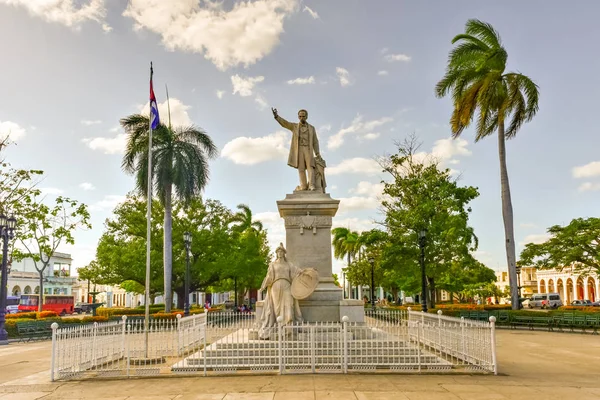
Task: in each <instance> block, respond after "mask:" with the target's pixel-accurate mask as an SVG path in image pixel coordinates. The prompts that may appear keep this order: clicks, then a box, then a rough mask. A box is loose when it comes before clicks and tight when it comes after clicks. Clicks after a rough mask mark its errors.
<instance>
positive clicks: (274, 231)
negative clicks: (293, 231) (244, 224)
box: [254, 211, 285, 250]
mask: <svg viewBox="0 0 600 400" xmlns="http://www.w3.org/2000/svg"><path fill="white" fill-rule="evenodd" d="M254 219H255V220H257V221H260V222H262V224H263V228H264V229H266V230H267V240H268V241H269V248H271V250H273V249H275V248H276V247H277V246H279V243H285V225H284V222H283V219H282V218H281V217H280V216H279V213H278V212H274V211H267V212H262V213H257V214H254Z"/></svg>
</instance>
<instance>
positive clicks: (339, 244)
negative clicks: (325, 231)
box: [331, 227, 360, 293]
mask: <svg viewBox="0 0 600 400" xmlns="http://www.w3.org/2000/svg"><path fill="white" fill-rule="evenodd" d="M331 233H332V234H333V239H332V244H333V256H334V257H335V258H336V259H338V260H343V259H344V257H346V258H347V266H348V267H349V266H350V264H352V260H353V258H354V256H355V254H356V253H357V251H358V248H359V247H360V245H359V242H358V238H359V234H358V232H356V231H351V230H350V229H348V228H344V227H338V228H333V229H332V230H331ZM346 279H347V280H348V283H349V284H350V293H352V285H353V284H354V285H355V284H357V283H356V282H353V281H352V279H350V278H348V276H346Z"/></svg>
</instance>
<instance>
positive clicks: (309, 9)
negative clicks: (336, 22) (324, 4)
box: [302, 6, 319, 19]
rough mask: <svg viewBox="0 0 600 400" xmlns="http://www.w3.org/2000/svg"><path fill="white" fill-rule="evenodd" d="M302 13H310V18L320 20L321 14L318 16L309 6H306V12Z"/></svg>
mask: <svg viewBox="0 0 600 400" xmlns="http://www.w3.org/2000/svg"><path fill="white" fill-rule="evenodd" d="M302 11H306V12H308V13H309V14H310V16H311V17H313V19H319V14H317V12H316V11H314V10H313V9H312V8H310V7H309V6H304V10H302Z"/></svg>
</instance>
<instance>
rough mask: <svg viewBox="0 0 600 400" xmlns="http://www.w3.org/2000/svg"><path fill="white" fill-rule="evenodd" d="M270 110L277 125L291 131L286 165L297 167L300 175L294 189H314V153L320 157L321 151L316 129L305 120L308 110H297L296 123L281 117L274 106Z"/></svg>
mask: <svg viewBox="0 0 600 400" xmlns="http://www.w3.org/2000/svg"><path fill="white" fill-rule="evenodd" d="M271 111H273V116H274V117H275V120H276V121H277V122H279V125H281V126H282V127H284V128H286V129H289V130H290V131H292V143H291V145H290V154H289V157H288V165H289V166H290V167H294V168H296V169H298V174H299V175H300V185H299V186H298V187H297V188H296V190H315V180H314V179H315V177H314V175H315V174H314V171H315V155H316V156H317V157H320V156H321V153H320V151H319V139H318V138H317V131H316V129H315V127H314V126H312V125H311V124H309V123H308V122H306V120H307V118H308V111H306V110H300V111H298V120H299V121H300V123H298V124H297V123H293V122H288V121H286V120H285V119H283V118H281V117H280V116H279V114H277V109H276V108H271ZM307 173H308V178H307V176H306V175H307Z"/></svg>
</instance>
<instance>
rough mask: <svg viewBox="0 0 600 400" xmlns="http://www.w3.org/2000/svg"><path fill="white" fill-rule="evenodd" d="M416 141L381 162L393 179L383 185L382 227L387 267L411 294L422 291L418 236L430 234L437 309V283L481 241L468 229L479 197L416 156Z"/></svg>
mask: <svg viewBox="0 0 600 400" xmlns="http://www.w3.org/2000/svg"><path fill="white" fill-rule="evenodd" d="M418 147H419V146H418V144H417V143H416V139H415V138H414V137H412V138H410V139H408V140H405V141H404V142H402V143H399V144H398V153H397V154H393V155H391V156H389V157H388V158H387V159H385V160H382V165H383V167H384V170H385V171H386V172H387V173H389V174H390V175H391V177H392V180H391V181H390V182H385V185H384V191H383V194H384V200H383V202H382V208H383V210H384V211H385V221H384V222H383V224H384V225H385V227H386V229H387V230H388V233H389V244H388V245H387V246H385V247H383V251H384V253H383V259H382V267H383V268H384V269H389V270H393V269H397V270H398V271H401V272H399V273H398V275H397V276H400V277H401V280H400V281H399V282H398V284H399V286H400V287H401V288H402V289H403V290H405V291H407V292H413V293H414V292H415V291H416V289H418V288H420V287H421V282H420V278H419V277H420V271H421V269H420V265H419V260H420V248H419V240H418V233H419V232H420V231H421V230H423V229H426V230H427V237H426V242H425V243H426V247H425V264H426V275H427V283H428V288H429V295H428V298H429V299H428V301H429V303H430V304H431V306H433V304H434V303H435V293H436V290H437V289H438V281H439V280H440V279H441V278H442V277H443V276H444V274H445V273H446V272H447V271H448V270H449V268H450V267H451V266H452V265H453V263H454V262H457V261H460V260H463V259H465V258H467V257H470V252H472V251H474V250H476V249H477V237H476V236H475V233H474V231H473V228H471V227H470V226H469V224H468V220H469V213H470V211H471V209H470V207H468V204H469V203H470V202H471V201H472V200H473V199H475V198H476V197H477V196H478V195H479V193H478V191H477V188H475V187H472V186H467V187H462V186H459V185H458V183H457V181H456V180H455V179H452V178H451V176H450V171H449V170H448V169H445V170H440V169H439V168H438V165H437V162H436V161H435V160H434V159H428V160H422V159H421V157H420V156H419V157H418V158H417V157H415V154H416V152H417V150H418Z"/></svg>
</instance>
